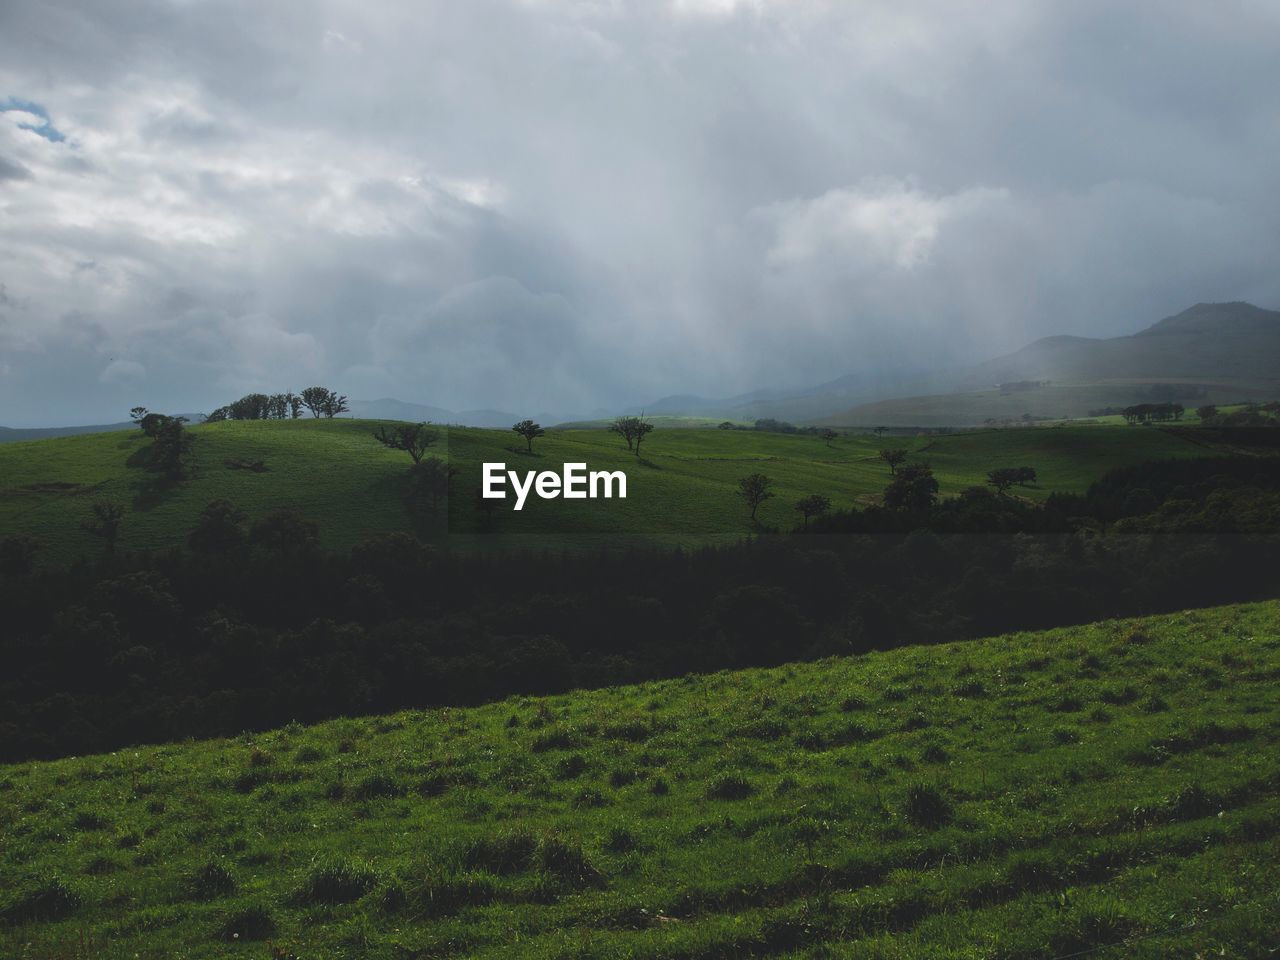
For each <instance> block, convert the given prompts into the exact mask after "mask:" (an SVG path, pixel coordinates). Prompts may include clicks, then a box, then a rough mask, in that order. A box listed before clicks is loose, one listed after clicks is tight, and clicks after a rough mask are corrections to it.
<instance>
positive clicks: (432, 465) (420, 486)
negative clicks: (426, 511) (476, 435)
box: [408, 457, 458, 510]
mask: <svg viewBox="0 0 1280 960" xmlns="http://www.w3.org/2000/svg"><path fill="white" fill-rule="evenodd" d="M457 475H458V468H457V467H452V466H450V465H449V464H448V463H446V462H445V461H443V460H441V459H440V458H439V457H427V459H425V460H423V461H422V462H421V463H415V464H414V465H413V466H412V467H410V468H409V478H410V484H411V485H410V487H409V493H408V500H409V503H410V506H412V505H413V504H414V503H417V502H420V501H421V500H424V499H429V500H430V501H431V509H432V510H435V509H437V508H438V507H439V506H440V498H441V497H447V496H448V495H449V485H450V483H451V482H452V481H453V478H454V477H456V476H457Z"/></svg>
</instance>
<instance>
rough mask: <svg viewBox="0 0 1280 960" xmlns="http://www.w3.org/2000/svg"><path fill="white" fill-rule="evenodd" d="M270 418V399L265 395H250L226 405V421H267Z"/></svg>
mask: <svg viewBox="0 0 1280 960" xmlns="http://www.w3.org/2000/svg"><path fill="white" fill-rule="evenodd" d="M270 416H271V398H270V397H269V396H267V395H266V394H265V393H250V394H246V395H245V396H243V397H241V398H240V399H239V400H233V401H231V403H229V404H227V419H228V420H267V419H270Z"/></svg>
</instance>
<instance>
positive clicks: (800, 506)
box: [796, 493, 831, 530]
mask: <svg viewBox="0 0 1280 960" xmlns="http://www.w3.org/2000/svg"><path fill="white" fill-rule="evenodd" d="M830 509H831V501H830V500H828V499H827V498H826V497H824V496H823V495H822V494H820V493H814V494H810V495H809V496H807V497H805V498H804V499H803V500H797V501H796V510H797V511H799V513H800V515H801V516H802V517H804V526H805V529H806V530H807V529H808V528H809V518H810V517H820V516H822V515H823V514H824V513H826V512H827V511H828V510H830Z"/></svg>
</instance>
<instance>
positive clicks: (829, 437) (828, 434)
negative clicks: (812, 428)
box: [822, 427, 840, 447]
mask: <svg viewBox="0 0 1280 960" xmlns="http://www.w3.org/2000/svg"><path fill="white" fill-rule="evenodd" d="M838 436H840V434H838V433H836V432H835V431H834V430H832V429H831V428H830V427H827V428H826V429H825V430H823V431H822V441H823V442H824V443H825V444H826V445H827V446H828V447H829V446H831V443H832V441H834V440H835V439H836V437H838Z"/></svg>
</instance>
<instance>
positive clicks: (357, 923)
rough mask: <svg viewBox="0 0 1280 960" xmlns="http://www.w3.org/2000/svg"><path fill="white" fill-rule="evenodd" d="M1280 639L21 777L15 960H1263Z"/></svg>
mask: <svg viewBox="0 0 1280 960" xmlns="http://www.w3.org/2000/svg"><path fill="white" fill-rule="evenodd" d="M1278 624H1280V604H1277V603H1275V602H1271V603H1263V604H1252V605H1243V606H1232V607H1222V608H1217V609H1209V610H1196V611H1187V612H1184V613H1179V614H1174V615H1170V616H1163V617H1153V618H1148V619H1145V620H1140V621H1132V620H1131V621H1108V622H1103V623H1099V624H1095V625H1093V626H1089V627H1079V628H1070V629H1060V630H1051V631H1047V632H1043V633H1024V634H1015V635H1008V636H1003V637H996V638H992V639H989V640H977V641H969V642H965V643H956V644H946V645H939V646H932V647H914V648H906V649H902V650H897V651H891V652H887V653H873V654H869V655H866V656H863V657H857V658H848V659H830V660H825V661H821V662H818V663H814V664H806V665H793V666H785V667H780V668H776V669H769V670H750V671H743V672H737V673H718V674H714V675H711V676H690V677H685V678H681V679H677V680H670V681H663V682H657V683H648V684H644V685H640V686H633V687H615V688H610V689H608V690H598V691H593V692H579V693H573V694H568V695H564V696H555V697H549V698H518V699H511V700H507V701H505V702H502V703H496V704H492V705H489V706H485V707H480V708H474V709H461V710H459V709H450V710H438V711H430V712H407V713H400V714H395V715H391V716H385V717H372V718H362V719H354V718H353V719H341V720H336V721H333V722H329V723H324V724H320V725H318V726H314V727H302V726H300V725H293V726H290V727H285V728H283V729H280V730H276V731H274V732H269V733H263V734H260V735H255V736H248V735H246V736H244V737H241V738H237V739H234V740H215V741H209V742H196V743H189V744H185V745H181V746H168V747H159V748H136V749H130V750H125V751H120V752H118V753H114V754H110V755H104V756H89V757H76V758H70V759H65V760H59V761H53V762H46V763H27V764H21V765H17V766H9V767H0V832H2V833H3V835H4V837H5V843H4V844H3V845H2V846H0V876H3V878H4V885H3V894H0V950H2V952H3V953H4V955H6V956H14V957H20V956H21V957H45V956H85V957H88V956H93V957H95V958H107V960H109V958H125V957H129V958H134V957H141V958H151V957H171V956H184V957H191V958H198V957H228V956H244V957H258V956H267V955H272V956H276V957H293V956H325V957H335V958H341V957H351V958H355V957H360V958H391V957H397V958H399V957H428V956H429V957H455V956H457V957H461V956H468V957H472V956H475V957H499V956H513V955H519V956H524V957H567V956H573V957H579V958H584V960H585V958H596V957H622V956H627V957H681V958H690V960H702V958H707V960H710V958H719V957H730V956H746V955H753V956H763V955H787V956H800V955H812V954H811V953H810V951H812V950H814V949H817V948H820V947H825V948H827V950H828V952H827V953H826V954H824V955H830V956H849V957H853V956H893V957H904V958H906V957H961V956H972V955H974V954H973V951H974V949H975V945H981V949H982V952H983V953H984V954H985V955H993V956H1000V957H1004V958H1010V960H1018V958H1028V960H1031V958H1043V957H1062V956H1067V955H1080V954H1081V953H1084V952H1089V953H1090V955H1091V956H1099V957H1119V956H1124V957H1150V958H1156V957H1165V956H1169V955H1170V954H1171V953H1173V952H1176V953H1177V954H1178V955H1185V956H1196V955H1200V956H1210V955H1213V956H1218V955H1225V956H1262V955H1264V954H1265V953H1266V951H1267V950H1268V949H1270V948H1272V947H1273V946H1274V943H1275V940H1274V936H1275V926H1274V918H1275V917H1276V916H1277V915H1280V899H1278V897H1280V893H1278V891H1280V837H1278V834H1280V744H1278V743H1277V730H1280V698H1277V697H1276V686H1275V685H1276V680H1277V677H1278V676H1280V630H1278ZM261 941H270V946H269V947H268V946H265V945H263V944H262V943H261ZM269 951H273V952H270V954H269ZM1095 951H1096V952H1095Z"/></svg>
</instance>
